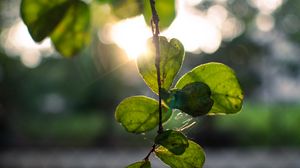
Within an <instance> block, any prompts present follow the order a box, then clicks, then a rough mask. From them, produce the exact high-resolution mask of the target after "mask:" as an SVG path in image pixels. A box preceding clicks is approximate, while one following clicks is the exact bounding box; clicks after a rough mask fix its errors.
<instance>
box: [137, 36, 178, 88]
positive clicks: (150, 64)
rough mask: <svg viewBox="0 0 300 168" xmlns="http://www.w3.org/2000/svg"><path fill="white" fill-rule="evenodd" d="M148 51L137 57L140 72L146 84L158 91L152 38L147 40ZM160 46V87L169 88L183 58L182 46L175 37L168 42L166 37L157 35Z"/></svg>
mask: <svg viewBox="0 0 300 168" xmlns="http://www.w3.org/2000/svg"><path fill="white" fill-rule="evenodd" d="M148 44H149V52H148V53H146V54H144V55H141V56H140V57H138V59H137V65H138V69H139V72H140V74H141V75H142V77H143V79H144V81H145V82H146V84H147V85H148V86H149V87H150V89H152V90H153V92H155V93H158V86H157V74H156V68H155V57H156V55H155V47H154V45H153V43H152V39H149V40H148ZM159 44H160V45H159V46H160V76H161V84H162V85H161V86H162V89H165V90H169V88H170V86H171V85H172V83H173V80H174V78H175V76H176V74H177V73H178V71H179V69H180V67H181V64H182V62H183V59H184V48H183V45H182V44H181V42H180V41H179V40H177V39H171V40H170V42H168V40H167V38H166V37H162V36H161V37H159Z"/></svg>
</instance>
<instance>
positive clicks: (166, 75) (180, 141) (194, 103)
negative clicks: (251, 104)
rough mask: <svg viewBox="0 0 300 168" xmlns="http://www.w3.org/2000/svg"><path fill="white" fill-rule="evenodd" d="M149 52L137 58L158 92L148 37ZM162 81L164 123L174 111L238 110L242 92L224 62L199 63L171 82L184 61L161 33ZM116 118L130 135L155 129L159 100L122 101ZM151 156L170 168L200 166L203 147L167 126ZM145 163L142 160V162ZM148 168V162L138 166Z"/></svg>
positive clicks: (172, 42) (194, 114) (177, 47)
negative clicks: (174, 82)
mask: <svg viewBox="0 0 300 168" xmlns="http://www.w3.org/2000/svg"><path fill="white" fill-rule="evenodd" d="M148 46H149V52H148V53H145V54H143V55H141V56H140V57H138V60H137V66H138V69H139V73H140V75H141V77H142V78H143V79H144V81H145V83H146V84H147V85H148V87H149V88H150V89H151V90H152V91H153V92H154V93H155V94H159V88H158V85H157V73H156V67H155V56H156V55H155V52H154V51H155V50H154V45H153V43H151V40H149V43H148ZM159 47H160V57H161V59H160V69H161V73H160V75H161V76H160V79H161V94H160V95H162V98H163V100H164V101H163V106H162V107H163V112H162V118H163V120H162V121H163V122H164V123H165V122H167V121H168V119H169V118H170V117H171V115H172V111H173V110H174V109H177V110H181V111H182V112H184V113H187V114H189V115H190V116H192V117H199V116H204V115H218V114H234V113H237V112H239V111H240V109H241V107H242V102H243V93H242V90H241V88H240V85H239V83H238V80H237V78H236V75H235V73H234V71H233V70H232V69H231V68H229V67H228V66H226V65H224V64H222V63H216V62H211V63H207V64H202V65H199V66H197V67H195V68H194V69H192V70H191V71H189V72H187V73H186V74H184V75H183V76H182V77H181V78H180V79H179V80H178V81H177V82H176V84H175V85H174V87H172V86H173V81H174V79H175V76H176V75H177V73H178V71H179V70H180V68H181V65H182V63H183V60H184V53H185V52H184V47H183V45H182V44H181V42H180V41H179V40H177V39H171V40H170V41H168V40H167V38H166V37H162V36H160V37H159ZM115 117H116V120H117V121H118V122H119V123H120V124H121V125H122V126H123V127H124V128H125V130H126V131H128V132H130V133H144V132H147V131H150V130H153V129H154V128H156V127H157V126H158V123H159V111H158V101H157V100H154V99H152V98H148V97H145V96H133V97H129V98H126V99H125V100H123V101H122V102H121V103H120V104H119V105H118V107H117V109H116V112H115ZM155 144H156V145H157V146H158V147H157V148H156V149H155V154H156V156H157V157H158V158H160V159H161V160H162V161H163V162H164V163H166V164H168V165H169V166H171V167H172V168H194V167H197V168H198V167H199V168H201V167H202V166H203V164H204V161H205V154H204V151H203V149H202V148H201V147H200V146H199V145H198V144H196V143H195V142H193V141H192V140H189V139H188V138H187V137H186V136H185V135H184V134H183V133H181V132H179V131H176V130H166V131H164V132H163V133H160V134H158V135H157V136H156V138H155ZM142 163H143V164H142ZM141 164H142V165H144V166H146V167H147V166H148V167H149V166H150V163H149V162H148V160H144V161H142V162H137V163H135V164H133V165H130V166H129V167H134V166H136V165H141Z"/></svg>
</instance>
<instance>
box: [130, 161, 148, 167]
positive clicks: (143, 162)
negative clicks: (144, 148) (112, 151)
mask: <svg viewBox="0 0 300 168" xmlns="http://www.w3.org/2000/svg"><path fill="white" fill-rule="evenodd" d="M126 168H151V163H150V162H149V161H145V160H143V161H140V162H135V163H133V164H131V165H129V166H127V167H126Z"/></svg>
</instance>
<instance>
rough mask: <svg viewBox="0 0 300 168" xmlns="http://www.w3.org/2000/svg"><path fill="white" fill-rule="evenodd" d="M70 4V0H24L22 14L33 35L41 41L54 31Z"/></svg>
mask: <svg viewBox="0 0 300 168" xmlns="http://www.w3.org/2000/svg"><path fill="white" fill-rule="evenodd" d="M70 6H72V1H69V0H53V1H49V0H22V3H21V16H22V19H23V21H24V23H25V24H26V25H27V27H28V30H29V33H30V35H31V37H32V38H33V39H34V40H35V41H37V42H40V41H42V40H43V39H44V38H46V37H47V36H49V35H50V34H51V33H52V32H53V31H54V29H55V28H56V26H57V25H58V24H59V23H60V22H61V20H62V19H63V17H64V15H65V14H66V12H67V10H68V9H69V8H70Z"/></svg>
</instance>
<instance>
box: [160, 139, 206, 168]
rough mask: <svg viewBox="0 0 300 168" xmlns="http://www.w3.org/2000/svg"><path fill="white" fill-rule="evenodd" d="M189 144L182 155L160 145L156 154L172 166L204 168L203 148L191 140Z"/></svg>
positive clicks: (178, 167) (173, 167)
mask: <svg viewBox="0 0 300 168" xmlns="http://www.w3.org/2000/svg"><path fill="white" fill-rule="evenodd" d="M188 143H189V146H188V147H187V148H186V149H185V152H184V153H183V154H181V155H174V154H173V153H171V152H170V151H168V149H167V148H165V147H163V146H160V147H158V148H157V149H156V150H155V154H156V156H157V157H159V159H160V160H162V161H163V162H164V163H166V164H167V165H169V166H171V167H172V168H202V167H203V164H204V162H205V153H204V151H203V149H202V148H201V147H200V146H199V145H198V144H197V143H195V142H193V141H191V140H189V141H188Z"/></svg>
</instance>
